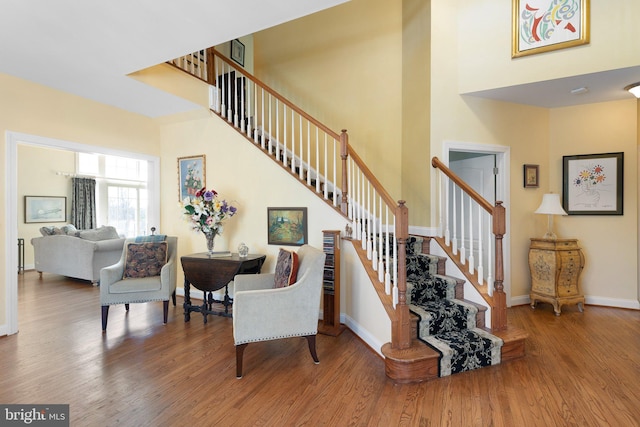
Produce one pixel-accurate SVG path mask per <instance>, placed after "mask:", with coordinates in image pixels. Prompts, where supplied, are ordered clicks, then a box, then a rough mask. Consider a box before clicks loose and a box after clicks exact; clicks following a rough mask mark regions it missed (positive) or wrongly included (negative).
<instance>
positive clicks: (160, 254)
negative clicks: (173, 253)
mask: <svg viewBox="0 0 640 427" xmlns="http://www.w3.org/2000/svg"><path fill="white" fill-rule="evenodd" d="M166 263H167V242H147V243H129V244H127V248H126V253H125V263H124V275H123V278H124V279H134V278H141V277H152V276H159V275H160V270H162V267H163V266H164V265H165V264H166Z"/></svg>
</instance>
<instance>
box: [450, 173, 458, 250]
mask: <svg viewBox="0 0 640 427" xmlns="http://www.w3.org/2000/svg"><path fill="white" fill-rule="evenodd" d="M451 193H453V198H452V199H451V200H452V202H453V205H452V206H451V213H452V217H453V220H452V221H451V224H452V226H453V239H452V242H453V246H452V248H451V250H452V251H453V254H454V255H458V218H457V216H458V209H457V206H456V200H457V198H456V186H455V184H454V183H451Z"/></svg>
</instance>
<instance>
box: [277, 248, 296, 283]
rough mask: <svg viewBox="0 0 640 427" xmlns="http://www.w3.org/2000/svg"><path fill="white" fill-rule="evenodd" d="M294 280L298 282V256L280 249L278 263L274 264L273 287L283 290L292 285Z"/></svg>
mask: <svg viewBox="0 0 640 427" xmlns="http://www.w3.org/2000/svg"><path fill="white" fill-rule="evenodd" d="M296 280H298V254H297V253H295V252H293V251H288V250H286V249H280V252H279V253H278V261H277V262H276V272H275V276H274V287H275V288H284V287H287V286H289V285H293V284H294V283H296Z"/></svg>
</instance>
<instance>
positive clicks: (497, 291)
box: [491, 201, 507, 331]
mask: <svg viewBox="0 0 640 427" xmlns="http://www.w3.org/2000/svg"><path fill="white" fill-rule="evenodd" d="M505 232H506V221H505V209H504V206H502V202H500V201H497V202H496V205H495V207H494V208H493V234H494V235H495V250H496V256H495V262H496V264H495V270H496V271H495V274H496V275H495V280H494V284H493V301H494V306H493V307H492V309H491V329H494V330H496V331H499V330H502V329H505V328H506V327H507V296H506V294H505V293H504V284H503V282H504V260H503V256H504V253H503V249H502V238H503V236H504V234H505Z"/></svg>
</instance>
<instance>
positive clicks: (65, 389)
mask: <svg viewBox="0 0 640 427" xmlns="http://www.w3.org/2000/svg"><path fill="white" fill-rule="evenodd" d="M18 286H19V291H18V292H19V328H20V332H19V333H18V334H15V335H12V336H8V337H3V338H0V370H1V371H2V376H1V377H0V402H2V403H23V404H30V403H67V404H70V412H71V425H72V426H112V425H124V426H213V425H216V426H231V425H235V426H252V425H262V426H290V425H291V426H292V425H296V426H301V425H307V426H322V425H324V426H399V425H402V426H491V425H493V426H607V425H610V426H640V312H638V311H634V310H622V309H612V308H603V307H596V306H587V307H586V308H585V312H584V313H579V312H578V310H577V307H564V308H563V312H562V315H561V316H559V317H556V316H554V315H553V309H552V307H551V306H550V305H548V304H539V305H538V308H537V309H536V310H535V311H534V310H531V308H530V307H529V306H520V307H514V308H511V309H509V310H508V316H509V323H510V324H513V325H514V326H518V327H521V328H523V329H526V330H527V331H528V333H529V339H528V341H527V354H526V356H525V357H524V358H521V359H518V360H514V361H510V362H507V363H504V364H502V365H498V366H493V367H490V368H484V369H480V370H477V371H472V372H466V373H462V374H457V375H453V376H451V377H447V378H441V379H437V380H434V381H430V382H426V383H421V384H405V385H394V384H393V383H392V382H391V381H390V380H388V379H387V378H386V377H385V373H384V362H383V360H382V359H381V358H380V357H379V356H378V355H377V354H376V353H374V352H373V351H371V350H370V349H369V348H368V347H367V346H366V345H365V344H363V342H362V341H360V340H359V339H358V338H357V337H356V336H355V335H354V334H353V333H351V331H349V330H346V331H345V332H344V333H343V334H341V335H340V336H339V337H336V338H334V337H329V336H325V335H319V336H318V340H317V341H318V342H317V346H318V356H319V358H320V364H319V365H315V364H314V363H313V361H312V359H311V356H310V355H309V351H308V349H307V343H306V340H305V339H303V338H300V339H298V338H296V339H289V340H281V341H275V342H268V343H255V344H251V345H249V346H248V347H247V349H246V351H245V354H244V377H243V378H242V379H240V380H237V379H236V378H235V350H234V345H233V335H232V319H228V318H222V317H209V323H208V324H207V325H204V324H203V322H202V317H201V316H200V315H199V314H197V313H192V318H191V322H189V323H185V322H184V320H183V316H182V308H181V303H182V299H181V298H178V306H177V307H175V308H174V307H173V306H170V310H169V323H168V324H167V325H163V324H162V304H161V303H149V304H132V305H131V310H130V311H129V313H128V314H125V310H124V307H123V306H115V307H112V308H111V310H110V312H109V324H108V327H107V333H106V334H104V335H103V334H102V332H101V327H100V307H99V288H97V287H93V286H91V284H88V283H86V282H82V281H74V280H69V279H64V278H62V277H59V276H54V275H50V274H45V275H44V280H42V281H40V280H38V276H37V274H36V273H35V272H33V271H28V272H26V273H25V274H24V275H22V276H20V279H19V284H18Z"/></svg>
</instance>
